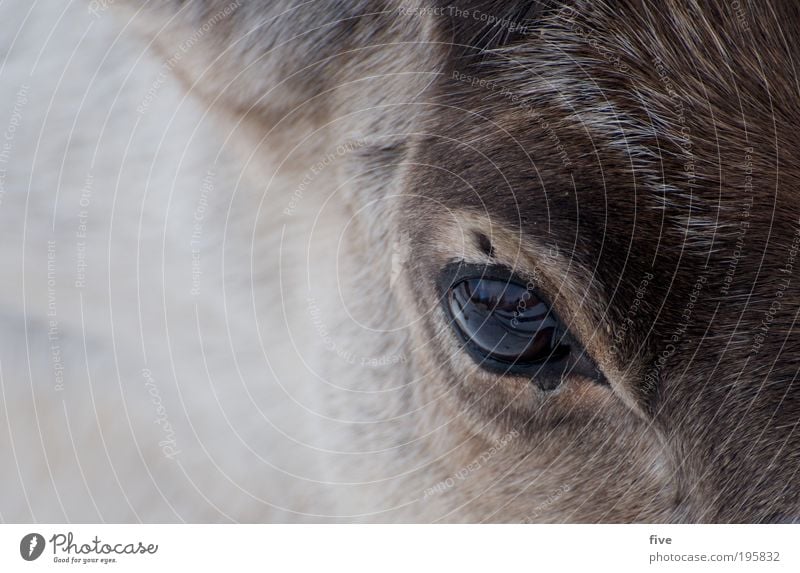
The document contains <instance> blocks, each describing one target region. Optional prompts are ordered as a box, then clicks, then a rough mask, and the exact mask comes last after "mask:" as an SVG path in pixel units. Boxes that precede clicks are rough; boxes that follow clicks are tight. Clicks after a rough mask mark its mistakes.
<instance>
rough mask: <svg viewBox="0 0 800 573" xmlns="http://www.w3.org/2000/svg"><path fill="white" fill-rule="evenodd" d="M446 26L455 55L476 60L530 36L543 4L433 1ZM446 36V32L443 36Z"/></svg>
mask: <svg viewBox="0 0 800 573" xmlns="http://www.w3.org/2000/svg"><path fill="white" fill-rule="evenodd" d="M437 3H438V4H439V10H440V13H441V14H442V16H443V17H444V18H446V20H447V21H448V24H449V27H450V29H449V32H450V33H451V35H452V43H453V47H454V53H455V55H460V56H464V57H470V56H478V57H479V56H480V55H481V54H482V53H484V52H486V51H488V50H493V49H496V48H501V47H503V46H505V45H507V44H510V43H513V42H515V41H517V40H521V39H523V38H524V37H526V36H529V35H530V34H532V33H533V30H534V29H535V27H536V24H537V22H538V21H539V20H540V19H541V18H542V16H543V15H544V14H545V12H546V11H547V10H548V6H549V5H550V3H549V2H547V0H521V1H509V0H456V1H450V0H437ZM445 34H446V32H445Z"/></svg>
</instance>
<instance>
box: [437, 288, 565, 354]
mask: <svg viewBox="0 0 800 573" xmlns="http://www.w3.org/2000/svg"><path fill="white" fill-rule="evenodd" d="M448 304H449V306H450V312H451V314H452V316H453V321H454V323H455V326H456V328H457V330H459V331H460V333H461V335H462V336H463V337H464V339H465V340H468V341H470V342H471V343H472V344H473V345H475V346H476V347H478V349H480V351H481V352H482V353H484V354H485V355H486V356H488V357H491V358H493V359H494V360H499V361H501V362H508V363H513V364H520V363H536V362H544V361H547V360H553V359H560V358H562V357H563V356H564V355H565V353H566V352H568V351H569V348H568V347H567V346H564V345H562V344H559V339H560V336H561V329H560V328H559V323H558V320H557V319H556V317H555V316H554V315H553V313H552V312H551V311H550V309H549V308H548V306H547V305H546V304H545V303H544V302H542V301H541V300H540V299H539V298H538V297H536V295H535V293H534V292H532V291H531V290H529V289H528V288H526V287H525V286H523V285H520V284H518V283H515V282H509V281H501V280H494V279H480V278H474V279H465V280H462V281H460V282H458V283H457V284H455V285H453V287H451V289H450V292H449V293H448Z"/></svg>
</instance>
